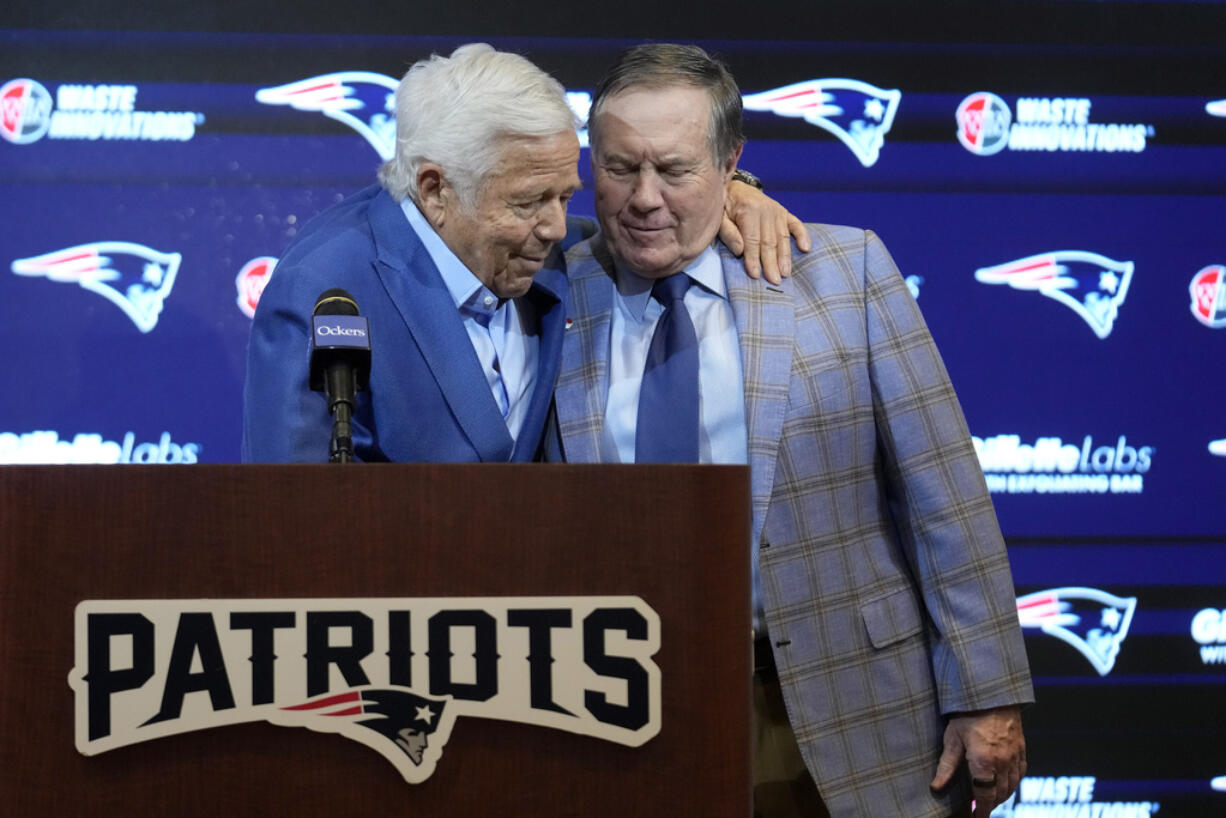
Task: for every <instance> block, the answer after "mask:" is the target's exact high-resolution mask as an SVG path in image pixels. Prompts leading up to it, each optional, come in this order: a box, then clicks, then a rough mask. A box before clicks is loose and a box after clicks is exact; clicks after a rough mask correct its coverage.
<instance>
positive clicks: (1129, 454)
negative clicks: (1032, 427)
mask: <svg viewBox="0 0 1226 818" xmlns="http://www.w3.org/2000/svg"><path fill="white" fill-rule="evenodd" d="M971 442H972V443H973V444H974V446H975V454H976V455H978V456H979V466H980V468H982V469H983V473H984V478H985V479H986V480H987V484H988V490H989V491H991V492H992V493H993V494H1108V493H1110V494H1140V493H1141V492H1142V491H1143V490H1144V488H1145V474H1146V473H1147V472H1148V471H1149V470H1150V467H1151V466H1152V465H1153V462H1154V447H1153V446H1130V445H1129V444H1128V438H1127V437H1125V436H1124V435H1120V436H1119V438H1118V439H1117V440H1116V442H1115V443H1114V444H1107V445H1099V446H1096V445H1094V438H1093V437H1091V436H1090V435H1086V436H1085V437H1084V438H1083V439H1082V440H1081V444H1080V445H1076V444H1074V443H1065V442H1064V440H1063V439H1061V438H1059V437H1040V438H1038V439H1037V440H1035V442H1034V443H1033V444H1029V443H1022V439H1021V437H1020V436H1019V435H995V436H993V437H984V438H981V437H974V436H972V437H971Z"/></svg>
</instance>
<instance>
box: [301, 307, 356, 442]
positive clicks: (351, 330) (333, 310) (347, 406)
mask: <svg viewBox="0 0 1226 818" xmlns="http://www.w3.org/2000/svg"><path fill="white" fill-rule="evenodd" d="M369 382H370V324H369V322H367V320H366V319H365V318H363V317H362V316H361V314H360V313H359V311H358V305H357V302H356V301H354V300H353V296H351V295H350V294H349V293H347V292H345V291H344V290H341V289H331V290H327V291H326V292H324V293H323V294H321V295H320V296H319V299H318V300H317V301H316V302H315V309H314V311H313V313H312V316H311V368H310V377H309V379H308V383H309V385H310V387H311V389H313V390H314V391H316V392H323V393H324V395H325V396H326V398H327V400H328V411H329V412H330V413H331V414H332V416H333V418H334V421H333V424H332V442H331V443H330V444H329V447H328V460H329V462H331V463H350V462H352V461H353V429H352V426H351V420H352V418H353V411H354V408H355V406H356V404H357V397H356V395H357V393H358V392H360V391H362V390H363V389H365V388H366V386H367V384H368V383H369Z"/></svg>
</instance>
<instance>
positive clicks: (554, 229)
mask: <svg viewBox="0 0 1226 818" xmlns="http://www.w3.org/2000/svg"><path fill="white" fill-rule="evenodd" d="M536 235H537V237H538V238H539V239H541V240H542V241H548V242H555V241H561V240H562V239H564V238H565V237H566V202H564V201H562V200H561V199H555V200H554V201H552V202H550V203H548V204H547V205H545V206H544V208H542V210H541V218H540V220H539V221H538V222H537V223H536Z"/></svg>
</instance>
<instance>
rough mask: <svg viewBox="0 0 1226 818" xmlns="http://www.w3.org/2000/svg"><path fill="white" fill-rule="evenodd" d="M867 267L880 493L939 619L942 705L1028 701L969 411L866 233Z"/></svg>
mask: <svg viewBox="0 0 1226 818" xmlns="http://www.w3.org/2000/svg"><path fill="white" fill-rule="evenodd" d="M863 275H864V290H863V292H864V301H865V303H864V310H865V320H866V324H865V331H866V333H867V341H868V368H869V377H870V383H871V389H872V402H873V416H874V421H875V426H876V430H877V445H878V450H879V453H880V458H881V464H882V472H883V475H882V476H883V483H884V498H885V500H886V502H887V503H888V507H889V509H890V512H891V517H892V519H893V522H894V525H895V527H896V528H897V535H898V541H899V544H900V547H901V548H902V550H903V552H904V553H905V556H906V559H907V562H908V564H909V565H910V568H911V570H912V572H913V575H914V577H915V578H916V581H917V584H918V586H919V590H920V594H921V596H922V599H923V603H924V606H925V608H926V609H927V612H928V614H929V616H930V618H931V621H932V623H933V625H934V626H935V627H934V633H933V634H932V639H931V643H930V644H931V647H932V662H933V674H934V678H935V680H936V684H937V693H938V697H939V700H940V706H941V710H942V712H945V713H952V712H964V711H971V710H981V709H984V708H988V707H996V706H1001V705H1006V704H1016V703H1020V702H1028V701H1032V700H1033V693H1032V691H1031V686H1030V676H1029V670H1028V666H1027V662H1026V655H1025V649H1024V646H1023V644H1022V636H1021V629H1020V627H1019V626H1018V620H1017V611H1016V602H1015V593H1014V589H1013V580H1012V576H1011V574H1010V570H1009V561H1008V555H1007V553H1006V550H1005V544H1004V541H1003V538H1002V537H1001V534H1000V529H999V526H998V524H997V522H996V515H995V512H994V511H993V508H992V502H991V499H990V496H989V494H988V491H987V487H986V485H985V483H984V479H983V473H982V471H981V469H980V467H979V462H978V459H977V457H976V455H975V451H974V449H973V447H972V445H971V441H970V433H969V431H968V429H967V425H966V421H965V419H964V418H963V415H962V410H961V408H960V406H959V404H958V400H957V397H956V395H955V394H954V390H953V386H952V385H951V383H950V380H949V376H948V374H947V373H946V370H945V366H944V364H943V363H942V361H941V358H940V355H939V354H938V352H937V349H936V345H935V344H934V342H933V340H932V336H931V335H930V334H929V332H928V329H927V327H926V325H925V324H924V320H923V317H922V315H921V314H920V311H919V307H918V305H917V304H916V301H915V299H914V298H913V297H912V296H911V294H910V292H909V291H908V290H907V287H906V285H905V283H904V282H903V280H902V277H901V276H900V275H899V273H898V271H897V268H896V267H895V265H894V262H893V260H892V259H891V258H890V256H889V253H888V252H887V251H886V249H885V246H884V245H883V244H882V243H881V241H880V239H878V238H877V237H876V235H874V234H873V233H871V232H867V233H865V246H864V270H863Z"/></svg>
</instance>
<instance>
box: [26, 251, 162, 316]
mask: <svg viewBox="0 0 1226 818" xmlns="http://www.w3.org/2000/svg"><path fill="white" fill-rule="evenodd" d="M182 258H183V257H182V256H181V255H180V254H179V253H162V252H159V251H157V250H154V249H152V248H150V247H146V246H145V245H143V244H133V243H132V242H128V241H96V242H92V243H90V244H80V245H77V246H76V247H69V248H67V249H64V250H56V251H54V252H51V253H44V254H43V255H41V256H31V257H30V258H19V259H17V260H16V261H14V262H13V264H12V271H13V272H14V273H16V274H17V275H22V276H46V277H47V278H49V279H51V280H52V281H59V282H74V281H75V282H76V283H77V284H79V285H80V286H81V287H83V288H85V289H87V290H89V291H90V292H92V293H97V294H98V295H100V296H102V297H103V298H105V299H106V300H107V301H110V302H111V303H112V304H114V305H115V306H116V307H119V309H121V310H123V312H124V315H126V316H128V318H130V319H132V323H134V324H136V327H137V329H139V330H140V331H141V332H149V331H150V330H152V329H153V328H154V327H155V326H157V322H158V316H159V315H161V312H162V305H163V302H165V300H166V297H167V296H169V295H170V289H171V288H172V287H173V286H174V283H175V276H177V275H178V273H179V262H180V261H181V260H182Z"/></svg>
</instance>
